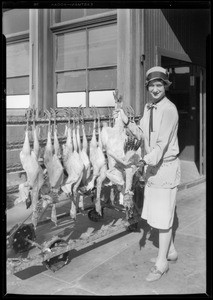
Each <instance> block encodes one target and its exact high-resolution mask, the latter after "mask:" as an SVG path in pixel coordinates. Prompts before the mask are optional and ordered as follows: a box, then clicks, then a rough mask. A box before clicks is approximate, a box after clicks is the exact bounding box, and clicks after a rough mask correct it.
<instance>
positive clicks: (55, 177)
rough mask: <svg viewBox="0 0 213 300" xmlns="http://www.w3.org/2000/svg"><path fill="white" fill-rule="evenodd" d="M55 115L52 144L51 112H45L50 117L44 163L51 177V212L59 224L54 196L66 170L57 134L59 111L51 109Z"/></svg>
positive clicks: (52, 218)
mask: <svg viewBox="0 0 213 300" xmlns="http://www.w3.org/2000/svg"><path fill="white" fill-rule="evenodd" d="M50 110H51V112H52V114H53V117H54V127H53V136H54V142H53V146H52V139H51V113H50V112H49V111H48V110H46V111H45V113H46V115H47V117H48V118H49V122H48V131H47V144H46V147H45V151H44V165H45V167H46V169H47V174H48V178H49V183H50V188H51V193H52V196H53V197H52V198H53V199H52V201H53V203H52V213H51V220H52V221H53V222H54V223H55V224H57V216H56V207H55V205H56V204H55V203H54V201H55V199H54V196H55V194H57V191H58V190H59V188H60V186H61V184H62V183H63V180H64V170H63V166H62V164H61V161H60V157H61V153H60V146H59V142H58V136H57V125H56V114H57V111H56V110H53V109H50Z"/></svg>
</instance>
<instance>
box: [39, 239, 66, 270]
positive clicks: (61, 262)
mask: <svg viewBox="0 0 213 300" xmlns="http://www.w3.org/2000/svg"><path fill="white" fill-rule="evenodd" d="M67 245H68V243H67V242H66V241H64V240H62V239H59V240H56V241H54V242H53V243H52V245H50V246H49V248H50V249H53V248H56V247H66V246H67ZM68 259H69V251H67V252H65V253H62V254H59V255H57V256H54V257H52V258H50V259H49V260H45V261H44V265H45V266H46V268H47V269H48V270H51V271H52V272H56V271H58V270H59V269H61V268H62V267H63V266H65V265H66V264H67V262H68Z"/></svg>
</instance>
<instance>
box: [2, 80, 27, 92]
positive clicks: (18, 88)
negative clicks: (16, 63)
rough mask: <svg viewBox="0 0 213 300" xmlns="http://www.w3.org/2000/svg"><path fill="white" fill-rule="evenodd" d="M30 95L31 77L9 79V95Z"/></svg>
mask: <svg viewBox="0 0 213 300" xmlns="http://www.w3.org/2000/svg"><path fill="white" fill-rule="evenodd" d="M28 94H29V76H26V77H17V78H8V79H7V95H28Z"/></svg>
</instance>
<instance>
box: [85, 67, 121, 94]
mask: <svg viewBox="0 0 213 300" xmlns="http://www.w3.org/2000/svg"><path fill="white" fill-rule="evenodd" d="M116 86H117V69H102V70H91V71H89V90H91V91H92V90H93V91H100V90H113V89H116Z"/></svg>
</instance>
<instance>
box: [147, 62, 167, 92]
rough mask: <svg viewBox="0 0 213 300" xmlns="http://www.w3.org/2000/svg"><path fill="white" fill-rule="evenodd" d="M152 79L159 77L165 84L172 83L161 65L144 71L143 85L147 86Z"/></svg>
mask: <svg viewBox="0 0 213 300" xmlns="http://www.w3.org/2000/svg"><path fill="white" fill-rule="evenodd" d="M154 79H161V80H163V81H164V82H165V86H166V87H169V86H170V85H171V84H172V83H171V81H169V73H168V72H167V70H166V69H164V68H162V67H158V66H156V67H153V68H151V69H149V70H148V71H147V72H146V82H145V86H148V84H149V82H150V81H152V80H154Z"/></svg>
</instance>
